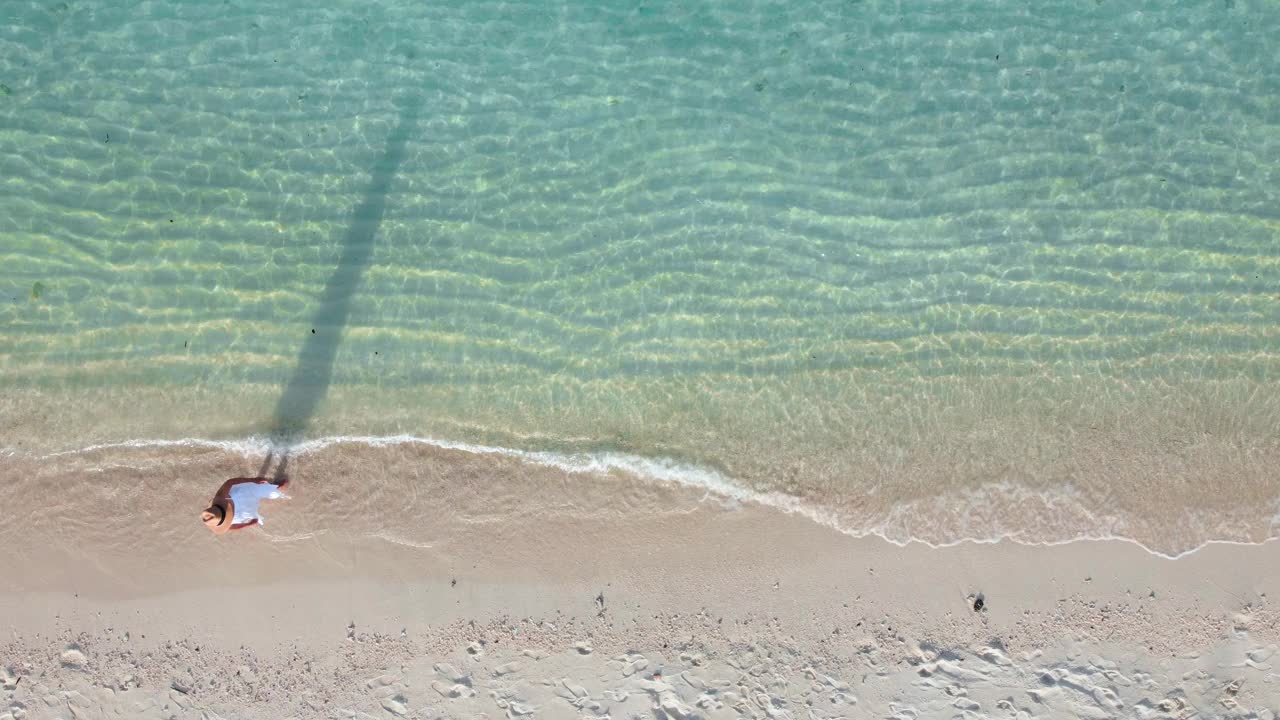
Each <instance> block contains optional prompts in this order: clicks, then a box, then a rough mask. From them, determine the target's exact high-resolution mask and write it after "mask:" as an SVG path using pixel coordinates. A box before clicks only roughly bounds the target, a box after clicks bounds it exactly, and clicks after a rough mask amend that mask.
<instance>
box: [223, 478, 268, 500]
mask: <svg viewBox="0 0 1280 720" xmlns="http://www.w3.org/2000/svg"><path fill="white" fill-rule="evenodd" d="M270 482H271V480H269V479H267V478H261V477H251V478H231V479H230V480H228V481H226V482H224V483H222V487H220V488H218V492H216V493H214V495H213V499H214V500H215V501H217V500H226V499H228V498H230V497H231V488H233V487H235V486H236V485H239V484H240V483H270Z"/></svg>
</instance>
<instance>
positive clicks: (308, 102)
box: [0, 0, 1280, 544]
mask: <svg viewBox="0 0 1280 720" xmlns="http://www.w3.org/2000/svg"><path fill="white" fill-rule="evenodd" d="M15 8H16V9H15V10H14V12H13V13H11V15H12V17H11V18H9V19H8V21H7V25H6V27H5V28H4V29H3V30H0V48H3V51H2V52H0V82H2V83H3V94H2V95H0V118H2V120H0V185H2V186H3V189H4V191H3V192H0V233H3V237H4V241H3V243H0V299H2V300H3V302H0V382H2V383H3V384H4V385H5V387H7V388H14V389H20V390H21V391H22V392H24V393H27V394H26V395H23V396H22V397H20V398H18V399H15V400H11V401H9V402H10V403H11V404H10V405H6V406H5V412H4V415H3V416H0V427H3V428H5V429H6V430H13V432H15V433H24V432H25V433H28V434H27V435H25V436H24V437H23V440H24V441H25V442H30V443H36V444H40V443H43V444H44V445H45V446H46V447H47V448H53V449H65V448H68V447H81V446H83V444H84V443H83V442H77V441H76V439H79V438H84V437H85V436H86V435H92V437H90V441H97V440H127V439H130V438H138V437H156V434H155V433H153V432H150V430H151V429H152V428H153V425H154V426H159V427H162V428H167V429H168V430H169V432H170V433H171V436H173V437H184V436H195V437H208V436H210V435H211V434H213V433H211V432H210V428H218V429H219V431H222V430H224V429H228V428H229V426H230V425H231V423H233V422H235V423H239V425H238V426H236V427H235V430H236V431H239V435H243V434H245V433H251V432H257V431H263V430H268V429H269V428H268V427H267V425H268V424H269V422H270V412H269V410H267V409H266V408H268V407H269V405H270V402H272V401H273V399H274V397H278V395H279V392H280V388H281V387H283V386H284V385H285V384H286V383H287V382H288V381H289V378H290V376H291V373H293V372H294V370H295V368H296V367H297V365H298V363H299V352H300V348H303V347H305V342H306V338H307V337H308V336H309V335H311V334H312V333H316V334H321V335H325V336H329V337H335V338H340V339H341V344H340V346H339V347H338V350H337V352H336V356H335V359H334V364H333V374H332V392H331V393H330V397H329V399H328V401H327V404H325V405H323V406H321V408H320V416H319V417H317V418H316V423H317V424H318V425H319V426H321V427H322V428H323V429H324V431H328V432H330V434H366V433H375V434H382V433H387V434H394V433H395V432H406V431H407V432H414V433H420V434H431V435H438V436H443V437H450V438H454V439H456V440H458V441H465V442H483V443H492V444H497V445H502V446H509V447H522V448H526V449H530V450H559V451H580V450H584V449H587V450H601V449H609V450H617V451H621V452H630V453H634V454H638V455H642V456H648V457H658V456H672V457H677V458H680V459H682V460H685V461H688V462H693V463H699V464H703V465H706V466H709V467H714V468H718V469H720V470H723V471H724V472H726V473H727V474H729V475H731V476H733V477H737V478H743V479H744V480H745V481H747V482H748V483H750V484H752V485H753V487H754V488H755V489H758V490H763V491H768V490H783V491H787V492H792V493H795V494H797V495H800V496H804V497H807V498H811V499H813V500H815V501H816V502H817V503H819V504H821V505H829V506H831V507H832V508H833V509H834V510H835V511H838V512H841V513H843V514H844V515H845V516H846V517H848V518H850V519H851V521H852V522H853V523H854V524H863V525H864V526H870V525H873V524H875V523H877V522H884V521H885V519H886V518H888V517H890V514H891V513H892V512H895V509H900V508H903V507H919V506H921V505H922V504H927V503H928V502H930V501H931V500H932V499H933V498H935V497H938V496H942V497H947V498H951V499H953V500H956V501H957V502H959V499H960V498H963V497H967V496H968V495H972V494H973V493H986V492H990V491H991V490H992V489H993V488H998V487H1003V486H1009V487H1015V488H1021V489H1022V490H1026V491H1029V492H1037V493H1038V492H1041V491H1046V490H1052V491H1054V492H1058V493H1065V494H1072V495H1073V496H1076V497H1079V498H1080V505H1081V508H1082V509H1081V510H1080V511H1079V512H1076V511H1073V512H1072V513H1070V514H1068V515H1069V516H1068V515H1064V516H1063V517H1062V519H1061V522H1062V523H1063V527H1062V528H1056V527H1055V528H1051V529H1050V530H1051V532H1049V531H1047V530H1046V528H1045V527H1039V528H1023V529H1024V530H1028V531H1038V532H1041V533H1042V534H1044V533H1046V532H1048V534H1054V533H1058V534H1061V533H1066V534H1068V535H1069V534H1071V532H1072V530H1071V528H1070V527H1068V526H1071V525H1072V524H1075V525H1079V524H1080V523H1089V522H1097V523H1100V524H1102V525H1104V526H1106V527H1107V528H1113V527H1116V526H1123V527H1129V528H1133V527H1137V528H1138V530H1136V531H1133V532H1131V534H1137V533H1138V532H1155V529H1156V528H1162V527H1170V526H1171V523H1172V527H1173V528H1175V530H1174V532H1175V534H1176V535H1177V539H1176V540H1175V541H1174V543H1175V544H1178V543H1183V544H1185V543H1192V544H1194V543H1195V542H1198V541H1202V540H1204V539H1208V538H1214V537H1226V536H1227V535H1228V534H1229V533H1231V532H1233V533H1235V535H1234V536H1232V537H1243V538H1246V539H1254V540H1256V539H1259V538H1261V537H1264V536H1267V535H1269V534H1270V532H1271V526H1270V525H1268V524H1266V523H1267V522H1268V521H1269V519H1270V517H1271V516H1272V514H1273V513H1274V512H1275V510H1274V509H1273V508H1274V505H1275V501H1276V500H1277V498H1276V497H1275V488H1274V485H1273V484H1271V485H1268V484H1267V483H1268V478H1270V479H1271V480H1273V479H1274V474H1273V471H1271V470H1268V469H1267V468H1269V467H1270V468H1274V467H1275V463H1274V461H1275V459H1276V457H1277V454H1278V453H1280V448H1278V447H1277V444H1276V443H1277V441H1276V440H1275V437H1274V432H1273V430H1274V428H1275V427H1276V426H1277V425H1276V424H1275V421H1276V419H1277V418H1280V391H1278V390H1280V387H1278V385H1277V383H1280V354H1278V353H1277V348H1280V294H1277V288H1280V214H1278V213H1277V210H1276V208H1277V207H1280V189H1278V188H1280V182H1277V180H1280V178H1277V177H1276V168H1277V167H1280V132H1277V130H1278V129H1280V80H1277V79H1278V78H1280V64H1278V61H1277V58H1276V55H1275V53H1274V52H1272V50H1271V45H1270V44H1269V43H1268V40H1269V38H1273V37H1275V36H1277V35H1280V8H1278V7H1277V6H1276V5H1275V3H1271V2H1264V1H1262V0H1258V1H1256V2H1243V1H1240V2H1228V3H1205V4H1200V5H1197V6H1195V7H1179V8H1169V7H1167V4H1161V3H1151V2H1107V3H1085V4H1084V5H1083V6H1082V5H1081V4H1080V3H1052V2H1051V3H1039V4H1036V6H1035V7H1034V8H1029V7H1025V6H1024V5H1021V4H1017V3H996V4H992V3H976V2H975V3H967V2H961V3H955V2H945V3H943V2H913V3H906V4H903V3H889V2H871V1H868V2H848V3H845V2H841V3H833V2H803V3H774V2H748V3H724V4H720V5H707V4H703V5H665V4H644V5H634V6H632V5H627V6H625V7H622V6H619V7H612V6H610V5H609V4H607V3H606V4H602V5H600V4H592V3H586V4H581V5H564V6H549V5H546V4H545V3H536V2H475V3H466V4H463V5H458V6H451V5H440V4H421V3H407V2H403V3H392V4H380V5H376V6H367V4H360V3H355V4H351V3H348V4H341V3H340V4H337V5H333V4H327V6H326V7H323V8H321V7H312V6H309V5H295V4H291V3H284V2H282V3H275V4H270V3H268V4H265V5H264V4H262V3H235V2H232V3H223V4H213V5H210V4H208V3H168V4H163V5H155V6H150V5H148V6H143V7H134V6H130V5H128V4H125V5H121V4H112V3H105V2H76V3H48V4H36V3H19V4H18V5H17V6H15ZM406 94H412V95H413V96H414V97H416V98H419V99H420V102H421V112H420V116H419V118H418V121H417V125H416V128H415V131H414V133H413V135H412V137H410V138H409V140H408V142H407V144H406V146H405V148H404V153H403V154H404V157H403V158H402V159H400V162H399V164H398V169H397V171H396V173H395V176H394V177H393V178H392V181H391V184H390V187H389V189H388V191H387V193H386V197H385V202H386V214H385V217H383V218H382V219H381V224H380V226H379V228H378V232H377V237H376V241H375V239H370V242H376V245H375V248H374V251H373V253H372V259H371V261H370V264H369V266H368V268H367V269H365V270H364V272H363V273H362V274H360V275H359V276H358V277H359V285H358V286H355V287H347V288H339V291H341V292H345V293H349V295H350V297H351V298H352V299H351V312H350V316H349V318H347V319H346V321H345V322H344V323H342V324H327V323H326V322H325V313H324V307H323V306H322V305H321V289H322V288H324V287H325V284H326V282H327V281H329V280H330V278H331V277H333V274H334V267H335V263H336V262H337V261H338V260H339V258H340V257H342V252H343V248H342V247H341V241H342V237H343V235H344V230H345V229H346V228H347V227H348V225H349V224H350V223H351V219H352V218H351V216H352V213H353V211H355V209H356V208H358V207H360V205H361V202H362V200H364V199H365V198H364V197H363V194H364V193H365V192H366V188H367V186H368V184H369V178H370V176H371V174H373V173H375V171H376V163H378V162H380V161H379V157H380V155H379V154H380V152H382V147H383V145H384V143H385V141H386V139H387V137H388V135H389V134H390V133H391V132H392V130H393V128H394V127H395V126H396V124H397V106H396V102H397V98H399V97H402V96H404V95H406ZM122 395H123V396H125V397H128V398H130V400H128V401H125V402H121V400H120V397H121V396H122ZM217 397H225V398H229V399H227V400H226V401H225V405H218V404H217V403H216V402H215V401H212V400H210V398H217ZM264 398H265V400H263V399H264ZM174 407H188V408H189V407H200V408H202V410H201V411H200V412H190V411H183V412H179V411H177V410H174ZM33 408H41V409H40V410H39V411H37V410H34V409H33ZM86 410H88V411H89V412H86ZM84 415H88V416H89V417H91V418H92V419H93V422H92V423H90V422H89V421H88V420H83V419H82V416H84ZM32 423H34V424H32ZM378 423H382V424H381V425H378ZM24 427H29V428H30V429H28V430H23V429H22V428H24ZM102 427H110V428H111V432H113V433H114V435H110V433H107V434H106V435H104V434H103V432H104V431H101V430H98V429H96V428H102ZM232 434H234V433H231V432H228V433H227V435H228V436H230V435H232ZM1010 437H1018V438H1019V442H1017V443H1010V442H1006V439H1007V438H1010ZM1028 448H1030V449H1028ZM1189 449H1190V450H1189ZM1192 450H1194V452H1193V451H1192ZM1125 458H1129V459H1130V460H1127V461H1126V460H1125ZM1126 462H1127V463H1128V465H1126V464H1125V463H1126ZM1153 468H1156V469H1153ZM1206 478H1207V479H1206ZM1198 493H1199V494H1198ZM1202 495H1203V497H1202ZM1151 496H1157V497H1173V498H1180V500H1179V501H1178V502H1179V504H1178V506H1177V507H1170V508H1161V509H1159V510H1157V511H1149V510H1146V509H1144V505H1145V504H1149V501H1148V500H1144V498H1149V497H1151ZM1203 502H1210V503H1218V504H1222V503H1226V504H1230V503H1236V504H1237V505H1238V506H1239V507H1240V508H1243V507H1253V508H1258V507H1262V508H1264V511H1263V514H1261V515H1260V514H1258V513H1257V512H1255V513H1254V515H1253V516H1251V517H1248V518H1243V519H1242V518H1241V517H1234V516H1233V517H1232V518H1231V519H1230V520H1228V521H1224V524H1225V526H1230V527H1232V528H1235V529H1234V530H1231V531H1227V530H1224V529H1223V528H1222V527H1216V526H1212V525H1208V524H1206V522H1205V521H1204V520H1203V519H1202V518H1196V517H1191V516H1189V515H1188V512H1189V511H1188V510H1187V508H1188V507H1202V506H1203ZM1013 504H1014V505H1016V503H1013ZM1011 512H1012V511H1011ZM1242 512H1243V511H1242ZM1228 514H1229V513H1228ZM1024 515H1025V514H1024V513H1013V514H1011V515H1009V517H1008V518H1006V520H1008V521H1009V522H1014V521H1015V520H1016V519H1017V518H1022V521H1023V522H1026V520H1025V516H1024ZM927 517H928V516H927V515H920V516H917V517H916V518H915V519H909V520H905V521H904V528H907V529H906V530H904V532H905V533H907V534H910V533H911V530H910V529H909V528H910V526H911V525H912V524H913V523H916V524H918V523H920V522H926V521H927V520H926V518H927ZM1090 518H1094V520H1091V519H1090ZM964 522H966V520H964V519H960V520H957V522H956V524H955V525H954V527H955V528H961V527H962V526H963V523H964ZM1241 523H1244V525H1242V524H1241ZM1241 527H1244V528H1245V529H1243V530H1241V529H1240V528H1241ZM1076 529H1077V530H1078V529H1079V528H1076ZM1092 529H1094V530H1096V529H1097V528H1096V527H1095V528H1092ZM1014 531H1016V529H1015V530H1014ZM957 532H962V531H959V530H957Z"/></svg>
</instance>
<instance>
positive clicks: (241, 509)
mask: <svg viewBox="0 0 1280 720" xmlns="http://www.w3.org/2000/svg"><path fill="white" fill-rule="evenodd" d="M288 484H289V480H288V479H287V478H285V479H281V480H280V481H278V482H277V481H275V480H268V479H267V478H231V479H230V480H228V481H226V482H224V483H222V487H220V488H218V492H216V493H214V494H213V501H212V502H210V503H209V507H208V508H207V509H206V510H205V511H204V512H202V513H200V519H201V520H202V521H204V524H205V526H206V527H208V528H209V529H210V530H212V531H213V532H214V533H216V534H218V535H221V534H223V533H225V532H227V531H228V530H239V529H241V528H247V527H249V526H250V525H261V524H262V516H261V515H259V514H258V503H259V502H261V501H262V500H275V499H276V498H288V495H285V494H284V493H282V492H280V491H281V490H283V489H284V488H285V486H286V485H288Z"/></svg>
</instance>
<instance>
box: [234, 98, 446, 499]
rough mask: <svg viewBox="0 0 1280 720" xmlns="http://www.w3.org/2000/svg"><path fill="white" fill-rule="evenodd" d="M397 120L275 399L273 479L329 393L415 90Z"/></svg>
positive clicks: (411, 117)
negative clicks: (277, 457)
mask: <svg viewBox="0 0 1280 720" xmlns="http://www.w3.org/2000/svg"><path fill="white" fill-rule="evenodd" d="M397 104H398V105H399V108H400V119H399V124H398V125H397V126H396V127H395V128H394V129H393V130H392V131H391V133H390V134H389V135H388V136H387V144H386V148H385V150H384V151H383V153H382V155H381V156H380V157H379V158H378V160H377V162H376V163H375V164H374V166H373V172H372V177H371V178H370V181H369V187H368V189H366V190H365V193H364V198H363V200H362V201H361V202H360V204H359V205H358V206H357V207H356V208H355V210H354V212H353V213H352V215H351V224H350V225H349V226H348V227H347V230H346V233H345V234H344V236H343V239H342V255H341V256H340V257H339V258H338V265H337V267H336V268H335V269H334V271H333V275H331V276H330V277H329V281H328V282H327V283H325V286H324V292H322V293H321V295H320V302H319V306H318V307H317V308H316V313H315V316H314V317H313V318H312V322H311V325H310V328H309V332H308V333H307V335H306V339H305V341H304V342H303V344H302V349H301V350H300V351H299V353H298V363H297V365H296V366H295V367H294V370H293V374H292V375H291V376H290V378H289V382H288V384H287V385H286V386H285V389H284V394H282V395H281V396H280V400H279V401H278V402H276V408H275V414H274V417H273V419H272V424H271V431H270V438H271V442H272V445H273V447H274V448H275V450H273V451H272V453H271V454H270V455H268V456H267V459H266V461H265V462H264V463H263V466H262V472H260V473H259V475H262V474H263V473H265V472H266V471H267V468H268V467H269V465H270V463H271V460H272V457H273V456H274V455H275V454H276V453H277V452H279V453H281V455H282V460H281V462H280V465H279V467H277V469H276V473H275V474H276V478H277V479H280V478H283V477H284V474H285V467H286V466H287V465H288V459H289V458H288V453H289V448H290V447H291V446H293V445H296V444H297V443H298V442H300V441H301V440H302V437H303V435H304V433H305V432H306V429H307V425H308V424H309V423H310V421H311V418H312V417H313V416H314V415H315V412H316V408H317V407H318V406H319V405H320V403H321V402H322V401H323V400H324V398H325V396H326V395H327V394H328V392H329V385H330V383H331V382H332V380H333V361H334V358H335V357H336V356H337V354H338V346H339V345H340V344H341V343H342V335H343V331H344V330H345V328H346V325H347V322H348V320H349V319H350V316H351V300H352V298H353V296H354V295H355V292H356V289H357V287H358V286H359V284H360V276H361V275H362V274H363V273H364V270H365V268H366V267H368V266H369V262H370V260H371V259H372V258H373V250H374V244H375V241H376V239H377V234H378V228H379V226H380V225H381V224H382V217H383V214H384V213H385V211H386V205H387V192H388V190H389V189H390V187H391V181H392V180H393V179H394V177H395V175H396V172H397V171H398V170H399V168H400V164H401V162H402V161H403V160H404V151H405V145H406V143H407V141H408V139H409V137H410V136H411V135H412V134H413V132H414V129H415V127H416V124H417V119H418V109H419V107H420V106H421V99H420V98H418V97H417V96H416V95H409V96H406V97H404V98H401V99H400V100H399V101H398V103H397Z"/></svg>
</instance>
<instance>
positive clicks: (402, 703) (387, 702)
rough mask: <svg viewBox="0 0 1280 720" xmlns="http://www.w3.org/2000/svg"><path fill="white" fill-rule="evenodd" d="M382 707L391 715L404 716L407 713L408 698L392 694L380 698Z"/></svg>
mask: <svg viewBox="0 0 1280 720" xmlns="http://www.w3.org/2000/svg"><path fill="white" fill-rule="evenodd" d="M382 709H383V710H386V711H387V712H389V713H391V714H392V715H400V716H404V715H407V714H408V713H409V700H408V699H407V698H405V696H404V695H392V696H391V697H389V698H383V699H382Z"/></svg>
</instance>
